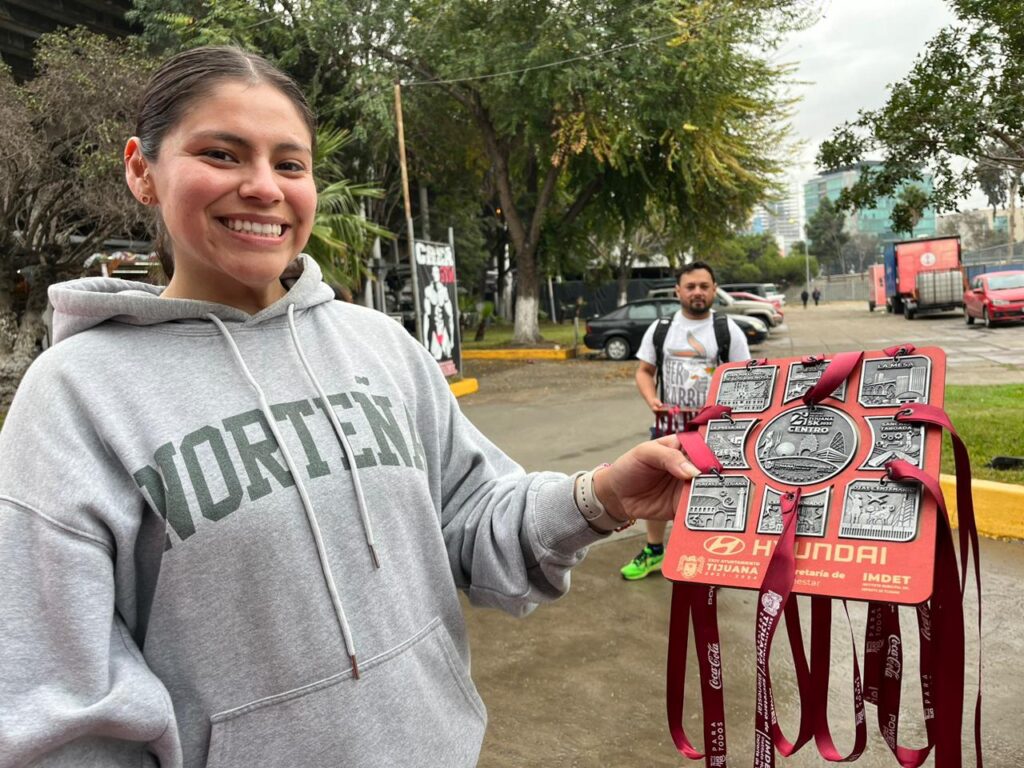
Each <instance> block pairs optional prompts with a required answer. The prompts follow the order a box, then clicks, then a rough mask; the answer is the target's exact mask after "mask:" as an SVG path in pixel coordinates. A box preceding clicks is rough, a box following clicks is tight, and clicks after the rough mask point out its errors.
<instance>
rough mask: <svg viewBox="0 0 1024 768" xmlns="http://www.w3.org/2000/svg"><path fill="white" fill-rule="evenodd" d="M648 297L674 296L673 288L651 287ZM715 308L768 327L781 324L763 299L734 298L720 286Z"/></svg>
mask: <svg viewBox="0 0 1024 768" xmlns="http://www.w3.org/2000/svg"><path fill="white" fill-rule="evenodd" d="M647 298H649V299H664V298H676V289H675V288H653V289H651V290H649V291H648V292H647ZM715 310H716V311H718V312H724V313H725V314H727V315H746V316H747V317H754V318H757V319H758V320H760V321H761V322H763V323H764V324H765V325H766V326H768V328H769V329H771V328H774V327H776V326H778V325H782V315H780V314H779V313H778V312H777V311H776V310H775V307H774V306H772V305H771V304H767V303H765V302H763V301H743V300H742V299H734V298H733V297H732V296H730V295H729V294H728V293H726V292H725V291H724V290H722V289H721V288H719V289H718V291H717V293H716V294H715Z"/></svg>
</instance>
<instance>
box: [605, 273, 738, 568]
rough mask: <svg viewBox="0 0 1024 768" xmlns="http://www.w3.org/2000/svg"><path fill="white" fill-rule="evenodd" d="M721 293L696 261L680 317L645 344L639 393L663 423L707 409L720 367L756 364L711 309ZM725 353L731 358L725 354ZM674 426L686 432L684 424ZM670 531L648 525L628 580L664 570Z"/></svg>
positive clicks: (684, 283)
mask: <svg viewBox="0 0 1024 768" xmlns="http://www.w3.org/2000/svg"><path fill="white" fill-rule="evenodd" d="M717 290H718V285H717V284H716V283H715V273H714V270H712V269H711V267H710V266H709V265H708V264H706V263H704V262H703V261H694V262H692V263H690V264H687V265H686V266H684V267H683V268H682V269H681V270H680V271H679V274H678V276H677V279H676V296H677V297H678V298H679V305H680V309H679V311H678V312H676V313H675V315H673V317H672V319H671V321H669V322H666V321H665V320H664V319H662V320H657V321H655V322H654V323H652V324H651V327H650V328H648V329H647V332H646V333H645V334H644V338H643V341H641V342H640V350H639V351H638V352H637V353H636V356H637V358H638V359H639V360H640V365H639V366H637V369H636V387H637V389H638V390H640V396H641V397H643V399H644V401H645V402H646V403H647V405H648V407H650V409H651V411H652V412H653V413H654V414H655V417H656V418H657V417H659V416H660V417H661V420H662V421H663V422H664V421H665V420H666V417H665V414H666V411H667V410H668V409H669V408H671V407H673V406H679V407H680V408H682V409H683V411H684V414H683V416H684V420H685V417H686V416H687V415H692V414H693V413H695V412H696V411H699V410H700V409H701V408H703V407H704V401H705V400H706V399H707V394H708V386H709V384H710V383H711V373H712V372H713V371H714V370H715V366H717V365H718V364H719V363H720V362H732V361H736V360H749V359H750V349H749V348H748V347H747V339H746V337H745V336H744V335H743V331H742V330H740V327H739V326H738V325H736V323H735V322H733V321H732V320H729V319H728V318H725V316H724V315H723V316H722V319H718V320H716V319H715V318H716V315H715V313H714V312H712V310H711V307H712V305H713V304H714V302H715V293H716V292H717ZM720 340H721V342H722V343H721V344H720V343H719V341H720ZM658 342H661V344H660V345H659V344H658ZM659 346H660V347H661V349H660V350H659V349H658V347H659ZM720 347H721V348H723V349H722V350H721V351H723V352H725V354H720ZM659 353H660V354H659ZM659 363H660V365H659ZM668 426H669V429H673V428H681V427H682V424H675V425H671V424H670V425H668ZM665 527H666V523H665V522H662V521H654V520H648V521H647V544H646V546H645V547H644V548H643V550H641V552H640V554H639V555H637V556H636V557H635V558H633V559H632V560H631V561H630V562H628V563H627V564H626V565H624V566H623V567H622V569H621V573H622V577H623V578H625V579H628V580H630V581H635V580H637V579H642V578H644V577H646V576H647V575H648V574H650V573H653V572H654V571H657V570H660V569H661V562H662V560H663V559H664V558H665Z"/></svg>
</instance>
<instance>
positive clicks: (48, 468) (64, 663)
mask: <svg viewBox="0 0 1024 768" xmlns="http://www.w3.org/2000/svg"><path fill="white" fill-rule="evenodd" d="M53 351H54V352H56V351H57V350H56V349H55V350H53ZM40 362H41V363H42V364H40ZM51 363H52V356H51V359H50V360H41V361H37V363H36V364H35V365H33V367H32V369H30V371H29V374H28V375H26V377H25V379H24V380H23V382H22V385H21V387H20V388H19V390H18V395H17V396H16V398H15V401H14V404H13V405H12V407H11V410H10V413H9V415H8V418H7V421H6V423H5V424H4V427H3V431H2V433H0V612H2V616H0V768H13V767H14V766H19V767H20V766H29V765H30V766H84V765H88V766H96V767H97V768H106V767H108V766H129V765H130V766H133V767H137V766H140V765H145V764H146V763H145V760H147V759H149V758H147V757H146V755H147V753H148V752H152V753H153V754H154V755H156V756H157V757H158V758H159V759H160V760H161V762H162V764H164V765H176V764H177V765H180V750H179V749H178V748H177V728H176V727H175V723H174V714H173V708H172V707H171V703H170V697H169V696H168V694H167V691H166V689H165V688H164V686H163V684H162V683H161V682H160V680H159V679H158V678H157V677H156V676H155V675H154V674H153V673H152V672H151V671H150V669H149V668H148V667H147V665H146V663H145V661H144V660H143V658H142V654H141V653H140V651H139V648H138V645H137V643H136V642H135V640H134V639H133V636H132V632H131V630H130V628H129V622H131V623H133V624H134V623H136V620H137V615H136V612H135V611H134V610H133V607H134V605H135V604H136V600H137V595H135V594H134V590H133V589H132V588H131V587H130V586H129V585H130V584H131V583H132V582H133V580H134V572H133V566H132V565H131V564H132V563H133V561H134V559H135V558H136V557H137V556H138V552H137V551H136V550H135V547H134V542H133V530H134V531H135V533H137V531H138V526H137V525H136V526H135V527H134V529H133V527H132V526H131V525H130V523H129V519H130V517H129V516H126V515H124V514H123V513H122V515H121V517H120V518H119V517H118V516H117V515H115V514H114V513H113V512H112V511H110V510H112V509H114V508H122V509H123V508H124V507H128V508H129V509H131V508H132V507H131V505H130V504H129V503H128V498H130V497H127V496H125V495H124V493H125V491H126V489H127V488H126V486H125V484H124V483H123V482H122V481H121V479H120V478H119V477H118V470H119V467H117V466H115V464H116V462H115V461H114V460H113V459H112V457H111V456H110V455H108V454H107V453H106V451H105V450H104V448H103V446H102V444H101V442H100V441H99V440H98V439H97V438H96V436H95V434H94V433H93V431H92V430H91V429H90V427H89V425H88V419H87V417H86V415H85V414H86V413H87V410H85V409H82V408H80V407H77V405H78V404H76V403H75V402H74V395H73V388H72V387H69V386H67V382H66V381H62V380H61V377H60V376H59V375H55V372H54V370H53V365H52V364H51ZM126 617H128V618H127V619H126ZM136 628H137V627H136ZM175 757H176V758H177V762H176V761H175Z"/></svg>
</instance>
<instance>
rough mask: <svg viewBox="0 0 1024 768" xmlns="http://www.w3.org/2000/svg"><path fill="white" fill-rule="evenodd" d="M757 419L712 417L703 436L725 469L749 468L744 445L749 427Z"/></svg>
mask: <svg viewBox="0 0 1024 768" xmlns="http://www.w3.org/2000/svg"><path fill="white" fill-rule="evenodd" d="M756 423H757V419H732V420H730V419H712V420H711V421H709V422H708V432H707V435H706V436H705V440H706V441H707V444H708V448H710V449H711V450H712V451H714V452H715V455H716V456H717V457H718V460H719V461H720V462H722V466H723V467H725V468H726V469H750V465H749V464H748V463H747V459H746V454H745V452H744V450H743V449H744V447H745V446H746V442H747V435H748V434H749V433H750V428H751V427H752V426H754V424H756Z"/></svg>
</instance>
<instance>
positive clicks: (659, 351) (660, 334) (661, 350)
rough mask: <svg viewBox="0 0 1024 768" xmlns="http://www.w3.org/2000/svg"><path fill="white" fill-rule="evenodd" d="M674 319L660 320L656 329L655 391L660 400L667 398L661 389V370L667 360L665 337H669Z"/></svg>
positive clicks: (665, 318) (664, 318)
mask: <svg viewBox="0 0 1024 768" xmlns="http://www.w3.org/2000/svg"><path fill="white" fill-rule="evenodd" d="M673 317H674V315H673ZM673 317H663V318H661V319H660V320H658V324H657V325H656V326H655V328H654V339H653V341H654V360H655V362H654V368H655V371H654V389H655V391H656V392H657V393H658V397H659V398H662V397H664V396H665V393H664V392H662V389H661V384H662V376H661V368H662V362H663V361H664V359H665V337H666V336H668V329H669V327H670V326H671V325H672V319H673Z"/></svg>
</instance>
